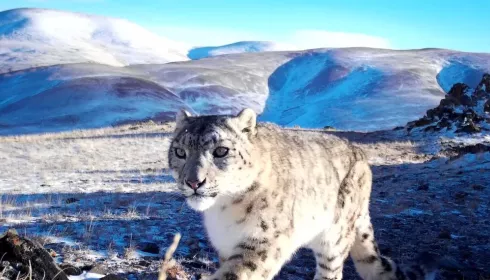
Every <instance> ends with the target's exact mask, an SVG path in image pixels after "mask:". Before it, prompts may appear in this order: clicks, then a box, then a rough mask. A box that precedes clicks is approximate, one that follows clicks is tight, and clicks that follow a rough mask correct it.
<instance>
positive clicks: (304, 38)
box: [288, 30, 391, 49]
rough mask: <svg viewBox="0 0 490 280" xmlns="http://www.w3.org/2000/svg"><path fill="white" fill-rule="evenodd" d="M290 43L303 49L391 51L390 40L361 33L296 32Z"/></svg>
mask: <svg viewBox="0 0 490 280" xmlns="http://www.w3.org/2000/svg"><path fill="white" fill-rule="evenodd" d="M288 43H290V44H293V45H295V46H298V47H299V48H301V49H312V48H346V47H369V48H384V49H389V48H390V47H391V44H390V42H389V40H388V39H385V38H382V37H376V36H371V35H366V34H359V33H346V32H332V31H323V30H297V31H294V32H293V33H292V34H291V35H290V38H289V40H288Z"/></svg>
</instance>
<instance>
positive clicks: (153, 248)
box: [138, 242, 160, 255]
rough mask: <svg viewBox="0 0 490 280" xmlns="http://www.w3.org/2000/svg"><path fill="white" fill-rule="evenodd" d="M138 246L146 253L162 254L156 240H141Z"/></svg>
mask: <svg viewBox="0 0 490 280" xmlns="http://www.w3.org/2000/svg"><path fill="white" fill-rule="evenodd" d="M138 248H139V249H140V250H141V251H143V252H146V253H150V254H156V255H158V254H160V247H159V246H158V244H156V243H155V242H141V243H140V244H139V245H138Z"/></svg>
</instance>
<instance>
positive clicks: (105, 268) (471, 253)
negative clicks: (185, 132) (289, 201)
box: [0, 124, 490, 279]
mask: <svg viewBox="0 0 490 280" xmlns="http://www.w3.org/2000/svg"><path fill="white" fill-rule="evenodd" d="M171 131H172V124H164V125H155V124H140V125H128V126H122V127H118V128H108V129H98V130H87V131H77V132H66V133H59V134H47V135H29V136H19V137H3V138H0V170H1V171H2V172H1V175H0V189H1V190H2V194H1V198H0V220H1V226H0V231H5V230H6V229H8V228H15V229H17V231H18V232H19V233H21V234H23V235H26V236H29V237H32V238H36V239H37V240H39V241H41V242H42V244H44V245H45V247H46V248H50V249H52V250H54V252H55V253H56V261H57V262H58V263H60V264H72V265H75V266H77V267H80V268H81V269H82V270H84V271H85V272H84V275H85V276H84V275H81V276H77V277H73V279H84V277H85V278H87V279H96V278H98V277H100V276H102V275H106V274H109V273H115V274H119V275H122V276H123V277H125V278H127V279H157V277H158V270H159V268H160V261H161V259H162V258H163V255H164V253H165V250H166V249H167V248H168V246H170V244H171V243H172V240H173V237H174V234H175V233H177V232H179V233H181V234H182V239H181V241H180V244H179V246H178V248H177V251H176V253H175V255H174V256H175V258H176V259H177V264H178V266H177V267H176V268H175V271H174V272H173V273H174V275H177V276H178V277H177V278H179V279H197V278H198V276H199V275H201V274H206V273H210V272H212V271H213V270H214V269H215V268H216V267H217V261H218V260H217V256H216V254H215V252H214V250H213V249H212V247H211V245H210V244H209V242H208V240H207V238H206V233H205V230H204V228H203V226H202V224H201V217H200V215H199V214H198V213H196V212H194V211H192V210H190V209H189V208H188V207H187V206H186V205H185V203H184V200H183V198H182V197H181V196H180V195H179V194H178V193H177V192H176V191H175V185H174V183H173V180H172V178H171V176H170V174H168V170H167V162H166V156H167V155H166V153H167V148H168V144H169V137H170V133H171ZM325 133H335V134H338V135H340V136H342V137H346V138H349V139H351V140H352V141H354V142H355V143H357V144H358V145H360V146H362V147H363V148H364V149H365V150H366V151H367V153H368V155H369V157H370V160H371V163H372V165H373V171H374V187H373V193H372V203H371V212H372V217H373V223H374V226H375V232H376V235H377V236H376V238H377V239H379V240H380V248H381V250H382V251H383V252H384V253H385V254H387V255H389V256H392V257H393V258H395V259H396V260H399V261H401V262H408V261H410V260H412V259H413V257H414V255H416V254H417V253H418V252H420V251H423V250H429V251H431V252H434V253H436V254H438V255H440V256H442V257H444V258H443V266H444V268H443V270H442V272H441V273H440V275H439V279H462V278H464V279H488V278H489V277H490V270H489V267H490V247H489V244H490V240H489V233H490V210H489V208H488V201H489V199H490V197H489V195H490V185H489V183H488V182H490V153H489V152H484V151H483V150H481V151H483V152H481V153H476V154H472V153H468V152H471V151H472V150H471V149H469V150H467V151H465V149H464V148H463V146H467V145H475V143H480V144H482V145H484V146H485V145H488V135H485V134H475V135H474V136H464V137H461V136H460V137H445V138H440V137H436V136H432V137H429V136H427V137H417V138H410V136H406V135H403V133H401V132H400V131H380V132H372V133H356V132H335V131H329V132H325ZM314 266H315V265H314V258H313V256H312V254H311V253H310V252H309V251H308V250H300V251H299V252H298V253H297V254H296V255H295V257H294V259H293V260H292V261H291V262H290V263H288V264H287V265H286V266H285V267H284V268H283V269H282V271H281V273H280V275H279V276H278V277H277V279H309V278H312V277H313V274H314ZM345 278H346V279H359V278H358V276H356V274H355V273H354V270H353V267H352V264H351V263H350V262H349V263H348V266H347V267H346V268H345Z"/></svg>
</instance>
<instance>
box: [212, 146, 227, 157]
mask: <svg viewBox="0 0 490 280" xmlns="http://www.w3.org/2000/svg"><path fill="white" fill-rule="evenodd" d="M229 150H230V149H228V148H226V147H218V148H216V150H214V152H213V156H214V157H217V158H222V157H224V156H226V155H227V154H228V151H229Z"/></svg>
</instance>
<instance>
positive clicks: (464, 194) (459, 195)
mask: <svg viewBox="0 0 490 280" xmlns="http://www.w3.org/2000/svg"><path fill="white" fill-rule="evenodd" d="M467 196H468V193H467V192H463V191H461V192H457V193H456V194H454V198H456V199H465V198H466V197H467Z"/></svg>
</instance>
